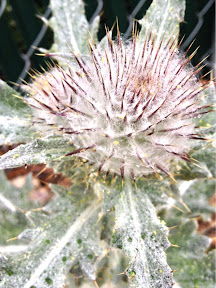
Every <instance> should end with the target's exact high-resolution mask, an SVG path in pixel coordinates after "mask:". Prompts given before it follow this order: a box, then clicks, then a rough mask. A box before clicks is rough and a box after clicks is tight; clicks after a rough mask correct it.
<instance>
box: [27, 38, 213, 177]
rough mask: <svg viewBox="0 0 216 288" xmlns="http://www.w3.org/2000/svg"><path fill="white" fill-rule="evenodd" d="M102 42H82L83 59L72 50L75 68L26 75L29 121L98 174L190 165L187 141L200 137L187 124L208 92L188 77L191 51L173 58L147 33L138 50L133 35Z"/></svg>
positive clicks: (168, 47)
mask: <svg viewBox="0 0 216 288" xmlns="http://www.w3.org/2000/svg"><path fill="white" fill-rule="evenodd" d="M107 42H108V46H107V48H106V49H104V48H101V47H100V46H99V45H96V44H95V43H91V42H90V41H89V50H90V57H83V56H79V55H75V54H73V52H72V54H71V56H72V57H73V58H74V60H75V61H76V65H75V64H74V61H72V63H71V66H72V67H70V68H68V69H65V70H64V69H63V68H61V67H60V66H58V65H54V67H52V68H51V69H50V71H49V72H46V73H45V74H43V75H42V74H40V75H37V74H36V75H35V76H33V78H34V81H33V83H32V84H30V85H29V91H30V93H29V94H30V96H31V97H29V98H27V99H26V101H27V102H28V103H29V104H30V105H31V106H32V107H34V108H35V109H34V110H35V117H36V118H38V121H37V122H41V123H46V124H48V125H49V126H50V129H52V126H53V125H55V127H57V128H58V129H59V130H60V131H61V132H62V134H63V137H67V139H69V140H70V141H72V142H73V143H74V145H75V147H76V149H75V150H74V151H73V152H72V153H69V154H68V155H67V156H73V155H74V156H80V157H82V158H85V159H87V160H88V161H90V162H91V163H93V164H94V166H95V167H96V169H98V172H99V173H100V172H102V171H105V172H107V171H110V172H113V173H116V174H119V175H121V177H122V178H124V176H126V175H127V176H130V175H131V177H132V178H134V177H137V176H138V177H140V176H142V175H146V174H149V173H155V174H156V175H157V174H158V173H163V174H167V175H168V176H170V177H172V176H171V174H170V163H171V162H172V161H173V160H174V161H177V160H179V159H183V160H185V161H191V159H190V157H189V155H188V151H189V150H190V148H191V146H192V145H193V144H192V143H193V141H192V139H201V140H202V139H204V138H203V136H202V135H198V134H196V133H195V130H194V122H193V119H194V118H195V117H199V115H202V114H203V113H207V112H208V110H209V107H210V105H205V106H200V104H199V97H198V96H199V93H200V92H201V91H202V90H204V89H205V88H206V87H207V86H208V84H206V86H202V84H201V82H200V81H199V80H198V79H197V78H196V74H197V73H198V72H199V71H200V70H201V68H202V67H200V66H199V65H197V66H196V67H195V68H192V66H191V65H190V60H191V58H192V57H193V55H194V54H195V53H192V54H191V55H190V56H188V57H186V55H181V54H180V53H179V51H178V47H176V45H175V43H174V42H173V41H171V38H170V40H169V41H168V42H166V43H165V42H164V41H163V40H161V42H160V43H158V42H157V41H155V37H153V35H152V34H151V33H149V35H147V36H146V39H145V41H144V44H142V45H141V44H140V43H139V42H138V41H137V35H134V36H133V37H132V39H131V40H130V41H127V43H123V41H122V39H121V38H120V34H119V36H118V37H117V40H116V41H113V40H111V38H110V34H109V32H108V33H107ZM67 60H68V57H67ZM74 66H75V67H74ZM55 131H56V128H55ZM204 140H205V139H204Z"/></svg>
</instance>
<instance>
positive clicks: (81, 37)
mask: <svg viewBox="0 0 216 288" xmlns="http://www.w3.org/2000/svg"><path fill="white" fill-rule="evenodd" d="M51 8H52V11H53V17H52V19H51V21H50V24H51V27H52V28H53V30H54V31H55V34H54V40H55V42H54V45H53V48H52V50H54V51H57V52H65V53H67V52H70V49H72V50H73V51H74V52H75V53H81V54H88V45H87V41H86V39H87V38H88V37H89V31H90V32H91V33H92V36H93V37H94V39H95V40H96V41H97V39H96V35H97V31H98V27H99V17H97V18H96V19H95V21H93V23H92V24H91V25H89V24H88V21H87V19H86V16H85V10H84V4H83V2H82V1H81V0H62V1H58V0H51Z"/></svg>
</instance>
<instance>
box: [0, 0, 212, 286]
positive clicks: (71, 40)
mask: <svg viewBox="0 0 216 288" xmlns="http://www.w3.org/2000/svg"><path fill="white" fill-rule="evenodd" d="M51 7H52V10H53V17H52V19H51V21H50V25H51V27H52V28H53V30H54V37H55V43H54V45H53V47H52V50H53V51H57V52H60V54H61V55H64V54H62V53H68V52H70V50H69V48H68V47H69V46H70V47H71V48H72V50H73V51H74V52H75V53H80V54H84V55H85V56H86V57H90V56H89V55H88V54H89V50H88V45H87V41H86V38H88V37H89V34H88V32H89V31H90V32H91V34H92V36H93V38H94V39H95V41H96V42H97V31H98V26H99V17H97V18H95V20H94V21H93V23H92V24H91V25H89V24H88V22H87V20H86V17H85V14H84V4H83V2H82V1H81V0H79V1H75V0H71V1H69V0H63V1H57V0H51ZM184 10H185V1H183V0H168V1H164V3H159V1H156V0H154V1H153V2H152V4H151V6H150V8H149V10H148V12H147V16H146V17H145V18H143V19H142V20H141V21H140V23H141V25H142V29H141V32H140V34H139V41H143V39H144V38H145V35H146V33H149V31H150V30H149V29H150V27H151V28H152V27H153V30H152V32H153V33H156V34H157V39H162V37H163V35H165V36H164V37H165V39H167V38H169V37H170V36H171V35H172V33H173V36H175V37H176V41H177V35H178V32H179V23H180V22H182V21H183V18H184ZM165 31H166V34H164V33H165ZM68 45H69V46H68ZM100 45H101V47H105V48H106V46H107V45H108V43H107V41H106V40H105V39H103V40H102V41H101V42H100ZM60 54H59V55H60ZM67 57H68V54H66V58H67ZM70 57H71V55H70ZM214 93H215V92H214V89H213V87H210V88H209V97H210V98H209V99H214V97H213V96H214ZM13 94H17V93H15V92H14V90H13V89H12V88H10V87H9V86H7V85H6V84H5V83H4V82H2V81H1V82H0V106H1V107H0V114H1V116H0V119H1V120H2V121H1V122H0V132H1V136H0V144H14V143H16V144H20V145H19V146H17V147H16V148H14V149H13V150H10V151H9V152H7V153H6V154H4V155H3V156H1V157H0V168H1V169H8V168H15V167H19V166H22V165H25V164H37V163H45V164H47V165H49V166H52V167H53V168H54V171H55V172H57V173H62V174H64V175H66V176H67V177H69V178H70V180H71V186H70V187H69V188H68V189H63V188H62V187H60V186H57V185H52V187H51V188H52V191H53V192H54V193H55V196H54V197H53V198H52V199H51V201H50V202H49V203H48V204H47V205H46V206H44V207H39V205H38V204H37V203H33V202H32V201H31V200H30V199H29V192H30V191H31V190H32V188H33V185H32V179H31V176H30V175H29V176H28V177H27V180H26V183H25V185H24V186H23V188H21V189H18V188H15V187H13V185H12V184H10V183H9V182H8V181H7V179H6V178H5V176H4V174H1V175H0V220H1V222H2V223H1V226H0V228H1V232H2V233H1V234H2V235H1V239H0V243H1V245H2V246H0V249H1V250H0V251H1V252H3V253H2V254H1V256H0V287H11V288H18V287H24V288H33V287H36V288H46V287H47V288H48V287H49V288H50V287H53V288H57V287H58V288H59V287H63V286H64V285H66V284H67V285H68V287H77V286H78V287H83V288H84V287H85V288H87V287H94V285H95V283H96V282H95V281H97V283H98V284H99V285H100V287H103V288H105V287H115V288H117V287H118V288H126V287H137V288H156V287H158V288H161V287H164V288H168V287H172V286H173V274H172V271H171V270H177V271H176V272H175V273H174V279H175V281H177V282H178V283H179V285H180V286H181V287H182V288H195V287H196V288H198V287H199V288H203V287H206V288H212V287H213V285H214V273H213V272H214V269H215V267H214V260H213V259H214V257H213V254H214V253H213V252H209V253H208V254H207V253H206V251H207V249H208V248H209V243H210V240H209V238H207V237H206V236H201V235H199V234H198V233H197V231H196V230H197V222H196V221H195V220H191V218H194V217H196V216H201V217H203V218H204V217H205V218H209V217H210V215H211V213H212V211H213V208H212V207H211V206H210V205H209V202H208V201H209V198H210V197H211V196H212V193H213V189H214V183H215V182H214V179H213V177H215V170H214V168H215V167H214V161H213V158H212V157H210V155H212V151H213V149H214V147H213V143H212V144H209V145H208V147H207V148H206V147H205V146H203V144H200V143H201V142H200V143H199V145H197V147H196V149H195V151H193V154H192V156H193V157H194V158H196V159H197V160H199V161H200V163H198V164H199V165H198V166H196V165H189V164H188V165H187V166H182V167H177V168H176V171H177V172H176V173H177V176H176V179H178V180H179V183H177V184H176V183H175V184H174V183H173V182H172V180H171V179H168V177H165V178H164V179H163V180H162V179H158V180H156V179H155V177H153V176H151V175H150V176H149V177H148V178H147V179H144V180H142V179H138V181H137V182H136V183H131V182H133V181H130V180H129V179H126V183H125V184H124V186H123V187H122V183H121V182H122V179H120V177H118V176H115V175H114V176H113V175H109V176H108V177H107V179H106V180H104V179H105V178H103V176H104V175H102V176H100V177H99V176H98V175H97V172H95V171H94V170H93V168H92V167H91V165H89V164H88V163H85V162H86V161H85V160H84V159H79V161H78V160H76V159H74V158H73V157H72V156H65V155H66V154H68V153H70V152H72V151H73V150H74V146H73V143H70V142H69V141H68V140H67V139H65V138H64V139H63V137H62V136H61V133H60V132H56V135H49V136H46V137H44V136H43V137H42V135H40V133H38V132H36V131H35V129H33V128H32V122H33V118H34V116H33V115H32V112H31V110H30V108H29V107H28V106H27V104H25V103H24V102H23V100H22V98H21V96H20V95H18V97H14V96H13ZM205 99H206V98H205ZM205 99H204V100H203V101H207V100H205ZM208 101H209V100H208ZM208 101H207V102H206V103H209V102H208ZM211 101H213V100H211ZM200 121H201V119H200ZM202 121H203V122H200V123H199V124H202V125H201V126H202V127H201V128H199V129H201V130H199V131H201V133H203V134H205V135H206V134H207V135H208V137H210V138H213V136H214V133H215V123H214V116H213V113H209V114H208V115H206V116H204V117H203V118H202ZM38 125H40V127H39V131H42V133H41V134H43V129H41V124H38ZM42 128H43V126H42ZM44 130H46V131H47V126H46V127H45V126H44ZM23 143H24V144H23ZM75 149H76V148H75ZM189 180H190V181H189ZM136 186H137V190H136V188H135V187H136ZM173 207H177V209H176V208H173ZM156 209H157V210H156ZM158 213H159V214H160V216H161V218H159V217H158V216H157V214H158ZM160 219H164V220H160ZM165 222H166V223H165ZM165 224H167V226H168V227H170V226H175V225H178V227H177V228H175V229H172V230H171V232H170V234H169V240H168V232H169V230H168V228H167V227H166V226H165ZM16 236H17V240H16V241H17V242H16V243H15V244H17V245H14V246H15V247H16V249H15V250H14V248H13V247H12V245H11V242H7V240H8V239H10V238H13V237H16ZM169 241H170V242H171V243H172V244H174V245H178V246H179V248H176V247H170V248H169V249H167V248H168V247H169V246H170V242H169ZM13 243H14V242H13ZM12 248H13V249H12ZM166 249H167V250H166ZM166 253H167V255H168V261H167V259H166Z"/></svg>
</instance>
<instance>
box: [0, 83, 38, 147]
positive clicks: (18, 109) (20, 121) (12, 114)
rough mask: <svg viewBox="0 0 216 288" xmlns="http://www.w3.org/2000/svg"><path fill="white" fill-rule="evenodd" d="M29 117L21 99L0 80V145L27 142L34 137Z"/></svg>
mask: <svg viewBox="0 0 216 288" xmlns="http://www.w3.org/2000/svg"><path fill="white" fill-rule="evenodd" d="M31 116H32V112H31V109H30V107H29V106H28V105H27V104H26V103H25V102H24V101H23V100H22V97H21V96H20V95H19V94H18V93H17V92H16V91H14V90H13V89H12V88H11V87H10V86H8V85H7V84H6V83H5V82H3V81H2V80H0V145H4V144H7V145H8V144H15V143H22V142H28V141H30V140H31V139H32V138H33V137H35V136H36V135H37V133H36V132H35V131H34V129H33V128H32V127H31V126H32V121H31Z"/></svg>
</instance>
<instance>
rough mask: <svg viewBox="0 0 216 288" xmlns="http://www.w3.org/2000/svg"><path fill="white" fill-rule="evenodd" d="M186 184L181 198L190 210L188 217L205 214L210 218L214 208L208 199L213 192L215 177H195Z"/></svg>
mask: <svg viewBox="0 0 216 288" xmlns="http://www.w3.org/2000/svg"><path fill="white" fill-rule="evenodd" d="M187 184H189V185H188V186H187V189H186V190H185V191H184V194H183V195H182V200H183V201H184V203H186V204H187V206H188V208H189V209H190V211H191V212H190V217H192V216H194V217H197V216H199V215H202V216H203V215H206V216H207V217H209V218H211V213H214V211H215V208H214V207H213V206H211V205H210V203H209V199H210V198H211V197H212V196H213V195H214V192H215V184H216V183H215V179H197V180H194V181H190V183H187Z"/></svg>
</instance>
